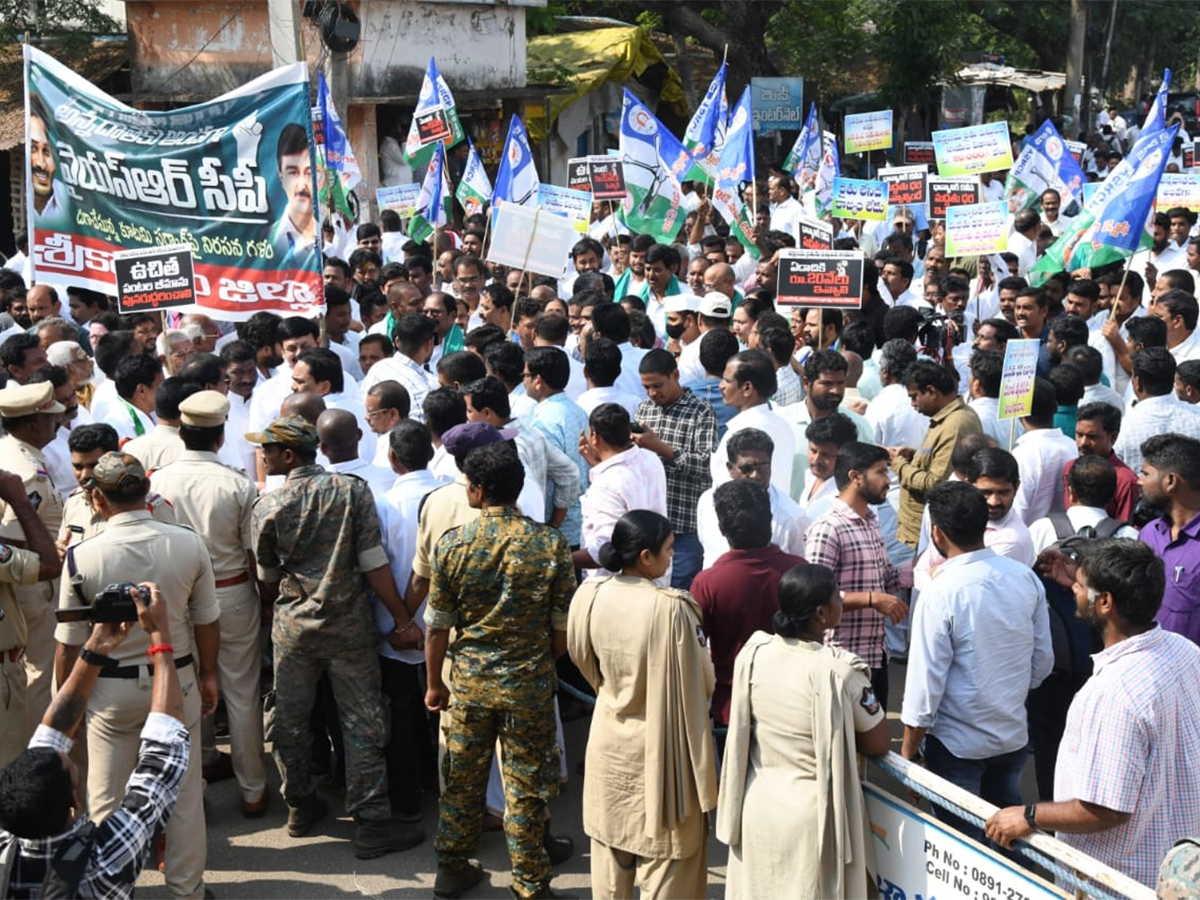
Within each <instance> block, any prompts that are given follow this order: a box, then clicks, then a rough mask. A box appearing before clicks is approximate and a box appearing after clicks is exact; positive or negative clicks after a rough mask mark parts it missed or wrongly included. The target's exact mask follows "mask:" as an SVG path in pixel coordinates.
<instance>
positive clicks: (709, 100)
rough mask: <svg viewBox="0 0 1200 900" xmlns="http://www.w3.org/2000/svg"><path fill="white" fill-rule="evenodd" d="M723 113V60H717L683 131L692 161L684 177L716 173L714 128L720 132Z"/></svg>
mask: <svg viewBox="0 0 1200 900" xmlns="http://www.w3.org/2000/svg"><path fill="white" fill-rule="evenodd" d="M727 114H728V103H727V101H726V100H725V63H721V68H719V69H717V74H716V75H715V76H713V80H712V84H710V85H709V86H708V91H707V92H706V93H705V95H704V99H703V100H701V101H700V105H699V106H697V107H696V113H695V115H693V116H692V121H690V122H688V127H687V130H686V131H684V133H683V144H684V146H685V147H686V148H687V151H688V155H689V156H690V157H691V159H692V162H693V165H692V167H691V168H690V169H689V170H688V171H687V172H686V173H684V179H685V180H689V181H697V180H701V179H705V178H707V179H710V180H711V179H713V178H715V177H716V174H717V160H718V159H719V158H720V150H719V148H718V147H717V146H716V143H717V136H718V135H717V131H718V128H720V131H721V132H722V133H723V132H724V119H723V118H722V117H723V116H726V115H727Z"/></svg>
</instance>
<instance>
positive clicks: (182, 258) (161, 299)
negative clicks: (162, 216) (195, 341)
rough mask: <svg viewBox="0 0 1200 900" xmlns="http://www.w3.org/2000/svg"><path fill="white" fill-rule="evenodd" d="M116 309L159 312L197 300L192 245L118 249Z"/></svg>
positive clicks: (116, 260)
mask: <svg viewBox="0 0 1200 900" xmlns="http://www.w3.org/2000/svg"><path fill="white" fill-rule="evenodd" d="M113 272H114V274H115V276H116V280H117V312H119V313H120V314H121V315H127V314H128V313H135V312H157V311H158V310H160V309H174V308H176V307H180V306H190V305H191V304H193V303H195V302H196V286H195V283H194V280H193V269H192V248H191V247H190V246H188V245H187V244H172V245H171V246H168V247H143V248H142V249H141V250H118V251H117V252H116V253H114V254H113Z"/></svg>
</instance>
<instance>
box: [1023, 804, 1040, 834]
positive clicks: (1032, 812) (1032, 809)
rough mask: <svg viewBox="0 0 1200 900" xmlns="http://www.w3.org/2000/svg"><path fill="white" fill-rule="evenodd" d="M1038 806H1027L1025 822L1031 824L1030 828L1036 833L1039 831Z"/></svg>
mask: <svg viewBox="0 0 1200 900" xmlns="http://www.w3.org/2000/svg"><path fill="white" fill-rule="evenodd" d="M1036 819H1037V804H1036V803H1029V804H1026V806H1025V821H1026V822H1028V823H1029V827H1030V828H1032V829H1033V830H1034V831H1037V830H1038V825H1037V822H1036V821H1035V820H1036Z"/></svg>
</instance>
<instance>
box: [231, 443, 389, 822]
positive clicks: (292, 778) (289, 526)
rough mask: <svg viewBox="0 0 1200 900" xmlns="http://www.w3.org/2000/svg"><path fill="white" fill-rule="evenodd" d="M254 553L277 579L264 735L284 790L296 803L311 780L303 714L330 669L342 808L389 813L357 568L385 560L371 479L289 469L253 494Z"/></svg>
mask: <svg viewBox="0 0 1200 900" xmlns="http://www.w3.org/2000/svg"><path fill="white" fill-rule="evenodd" d="M254 553H255V556H256V558H257V561H258V569H259V578H260V579H261V580H263V581H267V582H273V581H278V582H280V584H279V598H278V600H276V601H275V615H274V621H273V622H272V625H271V639H272V641H273V642H274V647H275V650H274V654H275V689H274V692H273V694H274V698H273V706H269V709H268V713H267V721H266V730H267V734H266V736H267V739H268V740H272V741H274V744H275V761H276V763H277V764H278V766H279V772H280V775H281V776H282V778H283V796H284V798H285V799H286V800H287V801H288V803H289V804H293V805H295V804H296V803H298V802H299V801H301V800H302V799H303V798H305V797H308V796H311V795H312V793H313V792H314V790H315V789H316V785H315V783H314V781H313V777H312V748H311V740H312V738H311V733H310V728H309V719H310V717H311V714H312V709H313V703H314V702H315V700H316V690H317V682H318V680H319V679H320V677H321V675H322V673H325V672H328V673H329V678H330V681H331V682H332V684H333V693H334V697H335V698H336V700H337V705H338V711H339V715H340V720H341V725H342V731H343V733H344V736H345V742H346V810H347V811H348V812H350V813H352V814H354V815H355V816H357V817H358V818H360V819H362V820H378V821H382V820H384V819H388V818H390V817H391V814H392V813H391V805H390V803H389V802H388V783H387V768H386V766H385V764H384V756H383V747H384V744H385V742H386V739H387V730H386V727H385V722H384V714H383V703H382V694H381V686H380V676H379V657H378V656H377V655H376V653H375V645H376V642H377V641H378V638H379V636H378V634H377V633H376V630H375V620H374V618H373V615H372V611H371V605H370V601H369V600H368V599H367V590H366V585H365V584H364V583H363V579H362V577H361V575H360V573H362V572H369V571H371V570H373V569H378V568H379V567H380V566H385V565H387V562H388V559H387V554H386V553H385V552H384V549H383V543H382V538H381V537H380V531H379V518H378V516H377V514H376V512H375V501H374V500H373V498H372V496H371V489H370V488H369V487H367V484H366V482H365V481H363V480H362V479H360V478H355V477H353V476H345V475H336V474H334V473H331V472H326V471H325V470H323V469H322V468H321V467H320V466H316V465H308V466H300V467H299V468H296V469H293V470H292V471H291V472H290V473H289V474H288V477H287V480H286V481H285V482H284V483H283V485H282V486H280V487H279V488H278V489H276V490H274V491H272V492H271V493H269V494H266V495H264V496H262V497H260V498H259V499H258V501H257V503H256V504H255V507H254Z"/></svg>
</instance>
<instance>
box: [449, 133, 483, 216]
mask: <svg viewBox="0 0 1200 900" xmlns="http://www.w3.org/2000/svg"><path fill="white" fill-rule="evenodd" d="M467 147H468V148H469V150H468V152H467V164H466V166H464V167H463V174H462V180H461V181H459V182H458V189H457V190H456V191H455V192H454V196H455V199H457V200H458V202H459V204H460V205H461V206H462V208H463V211H464V212H466V214H467V215H468V216H473V215H475V214H476V213H481V212H483V207H484V205H485V204H487V203H489V202H491V199H492V182H491V180H490V179H489V178H488V175H487V171H486V170H485V169H484V168H483V160H481V159H480V158H479V154H478V153H477V152H475V145H474V144H473V143H472V142H471V139H470V138H467Z"/></svg>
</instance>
